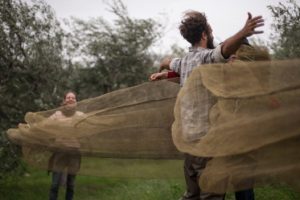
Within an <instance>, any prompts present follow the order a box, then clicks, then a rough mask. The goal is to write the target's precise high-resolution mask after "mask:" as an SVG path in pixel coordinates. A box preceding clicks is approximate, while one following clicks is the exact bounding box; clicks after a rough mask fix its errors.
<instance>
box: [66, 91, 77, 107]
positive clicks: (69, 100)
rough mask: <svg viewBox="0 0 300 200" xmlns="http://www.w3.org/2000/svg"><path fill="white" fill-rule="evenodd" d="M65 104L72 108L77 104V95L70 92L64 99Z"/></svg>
mask: <svg viewBox="0 0 300 200" xmlns="http://www.w3.org/2000/svg"><path fill="white" fill-rule="evenodd" d="M64 105H65V107H66V108H67V109H72V108H74V107H76V105H77V100H76V96H75V94H74V93H72V92H69V93H68V94H67V95H66V97H65V99H64Z"/></svg>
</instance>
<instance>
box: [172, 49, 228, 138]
mask: <svg viewBox="0 0 300 200" xmlns="http://www.w3.org/2000/svg"><path fill="white" fill-rule="evenodd" d="M217 62H226V59H224V57H223V56H222V54H221V46H217V48H215V49H205V48H201V47H198V48H190V49H189V53H188V54H187V55H186V56H185V57H183V58H175V59H173V60H172V61H171V63H170V69H171V70H173V71H175V72H177V73H178V74H180V85H181V86H183V85H184V83H185V81H186V80H187V78H188V77H189V75H190V74H191V72H192V70H193V69H194V68H196V67H198V66H201V65H202V64H208V63H217ZM197 87H198V90H199V93H198V94H197V95H196V96H195V95H192V94H190V93H186V94H185V96H184V97H182V101H181V105H180V107H181V108H180V110H181V124H182V132H183V137H184V139H185V140H186V141H195V140H198V139H200V138H201V137H202V136H204V135H205V134H206V133H207V132H208V130H209V127H210V122H209V117H208V116H209V110H210V108H211V107H212V106H213V105H214V104H215V102H216V99H215V97H214V96H212V94H211V93H210V92H209V91H208V90H207V89H206V88H205V87H204V86H203V85H202V84H201V85H198V86H197ZM195 98H196V99H195ZM199 103H200V104H199Z"/></svg>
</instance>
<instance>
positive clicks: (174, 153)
mask: <svg viewBox="0 0 300 200" xmlns="http://www.w3.org/2000/svg"><path fill="white" fill-rule="evenodd" d="M178 90H179V85H178V84H176V83H174V82H170V81H160V82H150V83H145V84H142V85H139V86H135V87H131V88H126V89H122V90H118V91H115V92H112V93H108V94H105V95H102V96H100V97H97V98H92V99H87V100H84V101H81V102H79V103H78V104H77V112H76V113H75V114H74V115H72V116H71V117H64V118H63V119H61V118H59V119H53V114H54V115H59V111H60V110H62V109H63V108H58V109H55V110H50V111H45V112H37V113H27V114H26V116H25V121H26V123H27V124H24V125H20V126H19V128H18V129H10V130H8V135H9V138H10V139H11V140H12V141H13V142H15V143H17V144H20V145H22V147H23V157H24V159H25V160H26V161H27V162H28V163H30V164H32V165H34V166H37V167H39V168H42V169H50V170H53V171H64V170H67V171H68V172H69V173H81V174H90V175H96V176H97V175H98V176H110V177H152V178H155V177H174V175H175V177H181V176H182V175H181V165H182V163H181V160H180V159H181V157H182V155H181V153H180V152H179V151H178V150H177V149H176V148H175V146H174V144H173V143H172V138H171V131H170V130H171V125H172V122H173V121H174V117H173V112H172V110H173V108H174V103H175V100H176V96H177V93H178ZM79 112H80V113H84V114H81V115H79V114H77V113H79ZM79 169H80V171H79Z"/></svg>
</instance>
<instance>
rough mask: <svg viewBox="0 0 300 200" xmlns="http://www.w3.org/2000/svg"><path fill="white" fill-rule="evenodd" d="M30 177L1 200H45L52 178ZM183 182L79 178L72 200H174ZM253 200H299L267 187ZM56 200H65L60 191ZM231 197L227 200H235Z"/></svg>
mask: <svg viewBox="0 0 300 200" xmlns="http://www.w3.org/2000/svg"><path fill="white" fill-rule="evenodd" d="M29 174H30V175H29V176H24V177H22V178H20V179H19V180H18V181H10V182H7V183H5V184H4V185H1V186H0V199H1V200H42V199H48V192H49V187H50V183H51V176H48V175H47V173H46V172H45V171H42V170H33V169H30V171H29ZM184 189H185V184H184V180H183V179H174V178H173V179H171V178H168V179H137V178H127V179H126V178H103V177H92V176H82V175H78V176H77V177H76V188H75V198H74V200H98V199H100V200H101V199H104V200H136V199H139V200H177V199H179V198H180V196H181V194H182V193H183V192H184ZM255 196H256V200H299V199H300V195H299V194H298V193H295V192H294V191H292V190H291V189H290V188H288V187H287V186H272V187H271V186H266V187H263V188H256V189H255ZM59 199H60V200H63V199H64V188H63V187H61V188H60V194H59ZM234 199H235V198H234V196H233V194H232V193H230V194H227V195H226V200H234Z"/></svg>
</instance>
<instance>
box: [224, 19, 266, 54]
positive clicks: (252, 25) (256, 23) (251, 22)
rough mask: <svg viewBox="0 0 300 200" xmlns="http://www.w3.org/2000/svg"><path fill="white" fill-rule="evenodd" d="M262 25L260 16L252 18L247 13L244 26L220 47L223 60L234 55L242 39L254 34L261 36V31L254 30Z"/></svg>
mask: <svg viewBox="0 0 300 200" xmlns="http://www.w3.org/2000/svg"><path fill="white" fill-rule="evenodd" d="M263 25H264V19H263V18H262V16H256V17H253V18H252V15H251V13H248V19H247V21H246V24H245V26H244V27H243V28H242V29H241V30H240V31H239V32H237V33H236V34H235V35H233V36H232V37H230V38H228V39H227V40H225V41H224V43H223V44H222V47H221V51H222V55H223V57H224V58H229V56H230V55H231V54H234V53H235V52H236V51H237V50H238V48H239V47H240V45H241V44H242V42H243V39H244V38H246V37H249V36H251V35H254V34H261V33H263V31H256V30H255V29H256V28H258V27H261V26H263Z"/></svg>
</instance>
